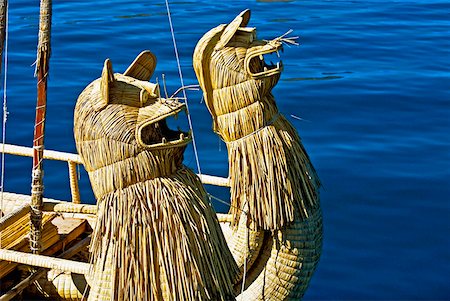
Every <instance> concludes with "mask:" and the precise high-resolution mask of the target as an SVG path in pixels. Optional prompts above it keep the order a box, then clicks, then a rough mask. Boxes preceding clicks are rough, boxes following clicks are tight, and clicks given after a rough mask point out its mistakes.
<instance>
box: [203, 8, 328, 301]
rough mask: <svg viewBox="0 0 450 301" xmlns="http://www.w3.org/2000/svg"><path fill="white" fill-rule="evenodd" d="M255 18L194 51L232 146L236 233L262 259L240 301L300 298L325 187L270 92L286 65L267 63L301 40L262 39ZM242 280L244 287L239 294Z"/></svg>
mask: <svg viewBox="0 0 450 301" xmlns="http://www.w3.org/2000/svg"><path fill="white" fill-rule="evenodd" d="M249 19H250V11H249V10H246V11H244V12H242V13H241V14H240V15H238V16H237V17H236V18H235V19H234V20H233V21H232V22H231V23H230V24H228V25H226V24H224V25H220V26H218V27H216V28H213V29H212V30H210V31H209V32H208V33H206V34H205V35H204V36H203V37H202V38H201V39H200V41H199V42H198V44H197V46H196V48H195V51H194V69H195V72H196V75H197V78H198V80H199V83H200V86H201V87H202V89H203V92H204V98H205V102H206V104H207V106H208V109H209V111H210V113H211V115H212V117H213V120H214V125H213V128H214V131H215V132H217V133H218V135H219V136H220V137H221V138H222V139H223V140H224V141H225V142H226V144H227V149H228V158H229V173H230V181H231V207H230V213H231V215H232V216H233V218H232V221H231V225H232V226H233V227H234V228H235V232H234V233H233V235H234V236H235V237H239V236H240V237H244V235H245V233H243V232H244V231H245V232H247V235H248V236H247V237H248V243H247V245H244V248H242V249H244V251H247V254H248V255H247V256H248V258H249V259H251V260H253V258H254V257H255V253H256V256H257V259H256V260H255V263H254V264H253V265H251V266H250V267H248V270H247V271H248V275H247V278H246V279H245V283H244V287H245V291H243V293H242V294H240V295H239V296H238V297H237V299H239V300H266V299H270V300H285V299H294V300H298V298H301V297H302V296H303V294H304V292H305V290H306V288H307V286H308V283H309V280H310V278H311V276H312V274H313V272H314V270H315V268H316V265H317V263H318V260H319V257H320V252H321V243H322V215H321V211H320V204H319V193H318V189H319V186H320V182H319V180H318V177H317V175H316V172H315V170H314V168H313V166H312V164H311V162H310V159H309V157H308V155H307V153H306V151H305V149H304V147H303V145H302V143H301V140H300V138H299V136H298V134H297V132H296V130H295V129H294V127H293V126H292V125H291V124H290V123H289V122H288V121H287V120H286V119H285V118H284V117H283V116H282V115H281V114H280V113H279V112H278V109H277V106H276V104H275V99H274V97H273V95H272V93H271V90H272V88H273V87H274V86H275V85H276V83H277V82H278V80H279V77H280V74H281V70H282V63H281V62H279V63H277V64H273V63H272V64H270V65H268V64H267V63H266V62H265V60H264V56H265V55H267V54H277V55H278V56H279V51H281V50H282V43H283V42H284V43H294V39H293V38H287V37H286V35H283V36H280V37H278V38H276V39H273V40H270V41H265V40H257V38H256V29H255V28H249V27H245V26H246V25H247V23H248V21H249ZM242 212H247V218H248V221H247V222H246V225H247V227H248V228H247V227H242V223H241V222H240V219H242V218H241V216H242ZM258 231H259V232H260V233H261V234H260V235H256V233H255V232H258ZM262 233H265V235H264V237H265V240H264V242H263V243H261V242H260V241H259V240H260V237H261V235H262ZM235 239H236V238H235ZM228 241H230V242H231V241H232V239H230V238H228ZM258 245H262V246H263V249H261V248H260V247H259V248H258V247H255V246H258ZM242 249H241V250H236V249H234V248H232V251H233V255H234V256H235V258H241V257H242V256H243V254H242V253H243V252H244V251H243V250H242ZM244 254H245V253H244ZM243 281H244V279H241V280H240V282H237V284H236V287H235V289H236V291H240V288H241V285H242V284H241V282H243Z"/></svg>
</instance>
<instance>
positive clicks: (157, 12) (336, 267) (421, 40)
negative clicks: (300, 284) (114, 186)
mask: <svg viewBox="0 0 450 301" xmlns="http://www.w3.org/2000/svg"><path fill="white" fill-rule="evenodd" d="M244 8H250V9H251V10H252V19H251V21H250V25H252V26H256V27H257V28H258V35H259V37H261V38H264V37H265V38H273V37H276V36H279V35H280V34H283V33H284V32H286V31H287V30H289V29H294V30H295V32H294V33H295V34H297V35H299V36H300V43H301V46H300V47H291V48H286V49H285V52H284V55H283V61H284V65H285V71H284V74H283V75H282V79H281V81H280V82H279V84H278V85H277V87H276V88H275V89H274V94H275V96H276V98H277V101H278V105H279V108H280V111H281V112H282V113H283V114H285V115H286V116H288V118H289V119H290V121H291V122H292V123H293V124H294V125H295V127H296V128H297V129H298V131H299V133H300V135H301V136H302V139H303V142H304V144H305V146H306V148H307V150H308V152H309V154H310V157H311V158H312V160H313V162H314V164H315V166H316V169H317V171H318V173H319V175H320V177H321V180H322V182H323V189H322V191H321V199H322V207H323V212H324V224H325V229H324V230H325V234H324V247H323V255H322V258H321V262H320V265H319V267H318V269H317V272H316V274H315V275H314V277H313V280H312V282H311V285H310V288H309V290H308V292H307V293H306V296H305V300H329V299H333V300H347V299H358V300H368V299H377V300H382V299H383V300H386V299H389V300H411V299H417V300H418V299H420V300H430V299H433V300H444V299H447V300H448V299H450V285H449V283H450V202H449V201H450V188H449V187H450V185H449V177H450V152H449V150H450V136H449V133H450V4H449V3H448V2H447V1H438V0H429V1H404V0H397V1H383V0H369V1H344V0H342V1H337V0H336V1H308V0H303V1H300V0H299V1H214V2H211V1H178V2H175V1H174V2H171V11H172V18H173V24H174V28H175V35H176V40H177V43H178V51H179V54H180V59H181V65H182V70H183V75H184V81H185V83H186V84H195V83H196V78H195V75H194V72H193V69H192V53H193V49H194V47H195V45H196V43H197V41H198V39H199V38H200V37H201V36H202V35H203V34H204V33H205V32H206V31H208V30H209V29H210V28H212V27H215V26H217V25H218V24H220V23H227V22H229V21H231V20H232V19H233V18H234V16H235V15H236V14H237V13H239V12H240V11H241V10H242V9H244ZM38 10H39V8H38V1H25V0H15V1H10V12H9V13H10V28H9V52H8V55H9V56H8V77H7V95H8V98H7V105H8V111H9V116H8V122H7V128H6V141H7V143H12V144H19V145H26V146H30V145H31V144H32V136H33V122H34V110H35V102H36V89H35V85H36V81H35V79H34V77H33V73H34V67H33V66H32V65H33V63H34V60H35V52H36V44H37V27H38V19H39V18H38ZM53 13H54V14H53V32H52V58H51V70H50V80H49V96H48V105H49V107H48V113H47V131H46V138H45V146H46V148H47V149H54V150H61V151H67V152H75V144H74V139H73V132H72V124H73V109H74V105H75V101H76V98H77V96H78V94H79V93H80V92H81V91H82V89H83V88H84V87H85V86H86V85H87V84H88V83H89V82H90V81H92V80H93V79H95V78H97V77H99V76H100V73H101V68H102V65H103V61H104V60H105V58H111V60H112V63H113V68H114V70H115V71H116V72H123V71H124V70H125V69H126V68H127V66H128V64H129V63H130V62H131V61H132V60H133V59H134V58H135V56H136V55H137V54H138V53H139V52H140V51H141V50H144V49H150V50H151V51H153V52H154V53H155V54H156V56H157V58H158V66H157V70H156V72H155V75H154V78H153V81H154V80H155V78H156V77H158V79H159V81H161V79H162V74H164V75H165V79H166V84H167V89H168V90H169V92H173V91H175V90H176V89H177V88H178V87H179V86H180V81H179V78H178V71H177V65H176V60H175V56H174V50H173V45H172V40H171V35H170V29H169V23H168V20H167V15H166V8H165V4H164V2H162V1H137V0H135V1H129V0H128V1H117V0H115V1H106V0H99V1H54V12H53ZM188 96H189V105H190V111H191V115H192V120H193V123H194V130H195V135H196V138H197V147H198V151H199V155H200V164H201V168H202V172H203V173H206V174H213V175H219V176H226V175H227V154H226V147H225V145H224V144H223V143H222V142H221V141H220V140H219V139H218V138H217V137H216V136H215V135H214V134H213V133H212V131H211V118H210V116H209V113H208V112H207V110H206V108H205V106H204V104H202V103H201V93H200V92H195V91H194V92H189V94H188ZM185 163H186V164H187V165H189V166H191V167H192V168H193V169H196V164H195V158H194V155H193V151H192V147H191V148H189V149H188V150H187V152H186V157H185ZM30 170H31V160H30V159H27V158H25V159H15V158H13V157H11V156H6V171H5V172H6V180H5V190H7V191H15V192H20V193H29V191H30V173H31V171H30ZM66 173H67V171H66V166H65V164H64V163H59V162H46V163H45V187H46V190H45V196H46V197H51V198H57V199H63V200H67V199H70V193H69V186H68V180H66V177H67V176H66ZM80 173H81V189H82V198H83V200H84V201H86V202H92V201H93V196H92V192H91V190H90V187H89V182H88V180H87V176H86V174H85V173H84V172H83V170H81V171H80ZM208 189H209V190H210V191H211V192H212V193H213V194H214V195H215V196H217V197H219V198H222V199H227V198H228V192H227V191H226V190H225V189H218V188H211V187H210V188H208ZM214 205H215V206H216V209H217V210H218V211H224V210H226V208H225V207H224V206H223V205H222V204H221V203H219V202H215V203H214Z"/></svg>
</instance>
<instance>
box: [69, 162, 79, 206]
mask: <svg viewBox="0 0 450 301" xmlns="http://www.w3.org/2000/svg"><path fill="white" fill-rule="evenodd" d="M67 164H68V167H69V181H70V192H71V194H72V202H73V203H74V204H80V203H81V201H80V189H79V187H78V176H77V164H76V163H75V162H72V161H68V162H67Z"/></svg>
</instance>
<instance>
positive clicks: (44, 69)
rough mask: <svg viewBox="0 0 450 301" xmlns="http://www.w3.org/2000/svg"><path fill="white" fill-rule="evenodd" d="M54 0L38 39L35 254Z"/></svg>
mask: <svg viewBox="0 0 450 301" xmlns="http://www.w3.org/2000/svg"><path fill="white" fill-rule="evenodd" d="M51 5H52V2H51V0H41V3H40V18H39V41H38V47H37V61H36V75H37V105H36V120H35V125H34V139H33V172H32V184H31V215H30V220H31V228H30V249H31V251H32V252H33V253H34V254H38V253H39V251H40V248H41V246H40V243H41V242H40V240H41V228H42V196H43V190H44V186H43V183H42V177H43V164H42V163H43V154H44V132H45V115H46V106H47V79H48V70H49V62H50V29H51V15H52V9H51Z"/></svg>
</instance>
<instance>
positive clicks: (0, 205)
mask: <svg viewBox="0 0 450 301" xmlns="http://www.w3.org/2000/svg"><path fill="white" fill-rule="evenodd" d="M5 5H6V7H5V8H4V9H5V44H4V50H3V53H4V57H3V59H4V70H5V71H4V76H3V118H2V143H3V145H2V157H1V161H2V163H1V173H2V174H1V179H0V181H1V183H0V212H1V213H2V215H3V214H4V212H3V191H4V183H5V142H6V121H7V118H8V107H7V96H6V91H7V79H8V38H9V34H8V1H5ZM0 217H1V215H0ZM1 247H2V238H1V235H0V248H1Z"/></svg>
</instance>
